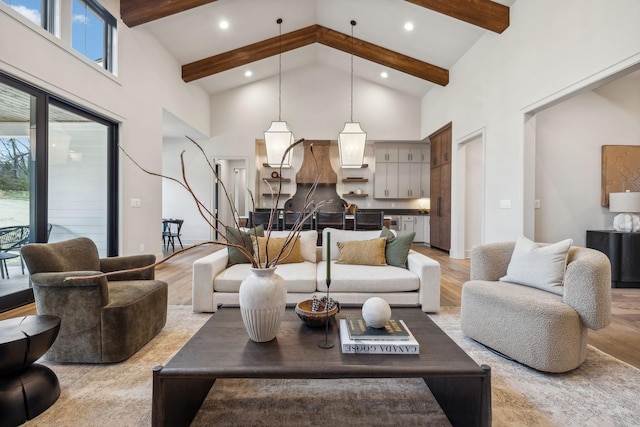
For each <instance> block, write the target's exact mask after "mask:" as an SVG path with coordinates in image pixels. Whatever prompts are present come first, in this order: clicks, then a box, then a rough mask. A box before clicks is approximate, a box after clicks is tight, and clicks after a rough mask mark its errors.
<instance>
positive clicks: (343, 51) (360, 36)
mask: <svg viewBox="0 0 640 427" xmlns="http://www.w3.org/2000/svg"><path fill="white" fill-rule="evenodd" d="M514 1H515V0H497V1H490V0H179V1H177V0H121V2H120V9H121V10H120V12H121V16H122V19H123V21H124V22H125V24H127V25H128V26H130V27H136V26H142V27H143V28H146V29H148V30H149V31H150V32H151V33H152V34H153V35H154V36H155V37H156V38H157V39H158V40H159V42H160V43H162V44H163V45H164V46H165V48H166V49H167V50H168V51H169V52H170V53H171V54H172V55H173V56H174V57H175V59H176V61H177V62H178V63H179V64H181V65H182V77H183V79H184V81H185V82H192V83H193V84H198V85H201V86H202V87H203V88H205V90H207V91H208V92H209V93H217V92H220V91H224V90H228V89H231V88H233V87H237V86H241V85H244V84H248V83H250V82H254V81H256V80H259V79H264V78H268V77H271V76H273V75H275V74H277V73H278V66H279V61H278V59H279V55H278V54H279V53H280V52H283V54H282V69H283V72H286V71H288V70H291V69H295V68H297V67H303V66H310V65H311V66H313V65H320V66H329V67H334V68H338V69H342V70H344V71H350V64H351V62H350V59H351V56H350V55H351V53H353V55H354V58H355V60H354V66H353V69H354V74H355V75H356V76H358V77H360V78H363V79H367V80H371V81H374V82H376V83H378V84H381V85H384V86H389V87H391V88H393V89H396V90H400V91H403V92H406V93H409V94H412V95H414V96H422V95H424V93H426V92H427V91H428V90H429V89H430V88H432V87H433V85H441V86H446V85H447V84H448V82H449V71H448V70H449V68H450V67H452V66H453V65H454V64H455V63H456V62H457V60H458V59H459V58H460V57H461V56H462V55H463V54H464V53H465V52H466V51H467V50H468V49H469V48H470V47H471V46H472V45H473V44H474V43H475V42H476V41H477V40H478V39H479V38H480V37H482V36H484V35H485V34H489V35H490V36H496V37H499V34H500V33H502V32H503V31H505V30H506V29H507V28H508V26H509V6H510V5H511V4H512V3H513V2H514ZM278 18H282V19H283V23H282V38H281V39H280V37H279V36H278V32H279V30H280V29H279V27H278V25H277V24H276V19H278ZM351 20H355V21H356V22H357V25H356V26H355V27H353V28H352V26H351V24H350V21H351ZM221 21H226V22H228V24H229V26H228V28H226V29H222V28H220V26H219V23H220V22H221ZM406 23H411V24H412V25H413V30H411V31H408V30H405V29H404V25H405V24H406ZM352 29H353V34H354V38H353V40H352V38H351V31H352ZM247 70H250V71H251V72H252V75H251V76H250V77H247V76H245V72H246V71H247ZM382 72H385V73H386V74H387V77H386V78H382V77H381V73H382Z"/></svg>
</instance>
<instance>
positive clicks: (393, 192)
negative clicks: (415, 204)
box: [373, 163, 398, 199]
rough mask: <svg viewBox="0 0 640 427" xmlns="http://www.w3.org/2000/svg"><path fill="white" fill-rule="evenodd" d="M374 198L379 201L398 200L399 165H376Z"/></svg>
mask: <svg viewBox="0 0 640 427" xmlns="http://www.w3.org/2000/svg"><path fill="white" fill-rule="evenodd" d="M373 197H375V198H377V199H397V198H398V163H379V164H378V163H376V174H375V186H374V189H373Z"/></svg>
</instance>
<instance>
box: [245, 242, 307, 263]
mask: <svg viewBox="0 0 640 427" xmlns="http://www.w3.org/2000/svg"><path fill="white" fill-rule="evenodd" d="M251 241H252V242H253V253H254V254H255V253H258V255H259V257H260V264H264V263H265V262H266V258H267V255H268V256H269V260H273V259H274V258H275V257H276V256H278V254H279V253H280V252H281V251H282V248H283V247H284V245H285V243H286V242H287V237H273V236H271V237H269V241H268V242H267V238H266V237H260V236H258V237H256V236H251ZM303 261H304V259H303V258H302V252H301V251H300V238H299V237H298V236H296V237H295V238H292V241H291V243H289V246H288V247H287V249H285V250H284V252H283V253H282V256H281V257H280V259H279V260H278V262H277V263H276V264H277V265H281V264H291V263H297V262H303Z"/></svg>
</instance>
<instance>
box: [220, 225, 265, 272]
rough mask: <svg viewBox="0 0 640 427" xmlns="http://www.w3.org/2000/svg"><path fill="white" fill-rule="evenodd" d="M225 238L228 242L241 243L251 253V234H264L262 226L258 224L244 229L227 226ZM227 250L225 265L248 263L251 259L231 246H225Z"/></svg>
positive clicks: (260, 235)
mask: <svg viewBox="0 0 640 427" xmlns="http://www.w3.org/2000/svg"><path fill="white" fill-rule="evenodd" d="M226 231H227V233H226V235H227V240H228V241H229V243H234V244H236V245H242V246H244V247H245V248H247V249H249V252H251V254H252V255H253V243H252V242H251V236H259V237H263V236H264V226H262V225H259V226H257V227H255V228H249V229H248V230H246V231H242V230H238V229H237V228H230V227H227V230H226ZM227 251H228V252H229V261H227V267H230V266H232V265H234V264H250V263H251V260H250V259H249V258H247V257H246V255H244V254H243V253H242V252H240V251H239V250H238V249H237V248H234V247H233V246H227Z"/></svg>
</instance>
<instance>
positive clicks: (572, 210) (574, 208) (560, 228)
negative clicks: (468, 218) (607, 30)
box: [535, 72, 640, 246]
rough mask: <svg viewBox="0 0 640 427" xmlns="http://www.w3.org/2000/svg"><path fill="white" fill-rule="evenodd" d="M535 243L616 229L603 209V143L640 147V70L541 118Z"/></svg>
mask: <svg viewBox="0 0 640 427" xmlns="http://www.w3.org/2000/svg"><path fill="white" fill-rule="evenodd" d="M536 127H537V132H536V181H535V188H536V199H539V200H540V209H536V217H535V218H536V222H535V230H536V234H535V237H536V240H538V241H543V242H554V241H558V240H562V239H563V238H572V239H573V241H574V244H576V245H581V246H584V245H585V243H586V233H585V232H586V230H605V229H612V228H613V227H612V223H613V217H614V216H615V214H612V213H609V209H608V208H607V207H602V206H600V189H601V171H602V163H601V160H602V156H601V150H602V146H603V145H640V72H635V73H633V74H631V75H629V76H626V77H622V78H620V79H618V80H615V81H613V82H611V83H608V84H606V85H603V86H601V87H599V88H597V89H594V90H592V91H588V92H586V93H582V94H579V95H577V96H575V97H573V98H571V99H569V100H567V101H564V102H562V103H560V104H558V105H555V106H553V107H550V108H548V109H545V110H544V111H541V112H540V113H538V114H537V115H536Z"/></svg>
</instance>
